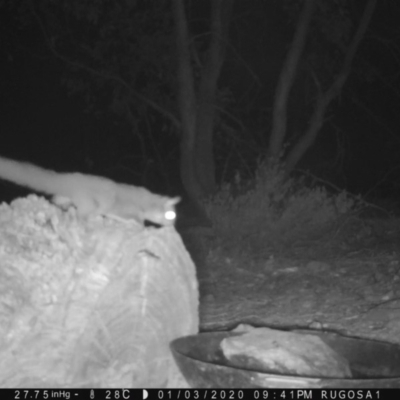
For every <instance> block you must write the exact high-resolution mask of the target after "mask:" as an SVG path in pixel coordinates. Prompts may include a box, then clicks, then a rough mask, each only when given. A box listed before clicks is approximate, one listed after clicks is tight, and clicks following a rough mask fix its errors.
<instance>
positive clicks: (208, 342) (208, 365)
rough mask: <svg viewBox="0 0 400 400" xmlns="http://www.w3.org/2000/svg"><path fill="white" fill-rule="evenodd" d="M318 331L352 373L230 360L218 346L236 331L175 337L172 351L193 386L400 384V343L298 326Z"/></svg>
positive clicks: (276, 386)
mask: <svg viewBox="0 0 400 400" xmlns="http://www.w3.org/2000/svg"><path fill="white" fill-rule="evenodd" d="M293 332H297V333H306V334H313V335H317V336H319V337H320V338H321V339H322V340H323V341H324V342H325V343H327V344H328V345H329V346H331V348H332V349H334V350H335V351H336V352H337V353H339V354H340V355H341V356H343V357H344V358H346V359H347V360H348V362H349V365H350V368H351V371H352V375H353V378H351V379H344V378H338V379H334V378H324V377H315V378H314V377H312V378H310V377H303V376H290V375H280V374H277V373H274V372H273V371H271V373H265V372H258V371H252V370H246V369H240V368H237V367H234V366H232V365H230V363H229V361H228V360H227V359H226V358H225V357H224V355H223V353H222V350H221V348H220V343H221V340H223V339H225V338H227V337H229V336H233V335H238V333H233V332H209V333H200V334H198V335H191V336H185V337H181V338H179V339H175V340H174V341H173V342H172V343H171V350H172V354H173V356H174V358H175V361H176V363H177V365H178V367H179V368H180V370H181V372H182V374H183V376H184V377H185V378H186V380H187V382H188V384H189V385H190V386H191V387H197V388H382V389H383V388H400V346H399V345H395V344H391V343H386V342H379V341H374V340H365V339H359V338H352V337H346V336H342V335H339V334H336V333H330V332H322V331H309V330H301V331H300V330H295V331H293Z"/></svg>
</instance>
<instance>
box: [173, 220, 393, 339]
mask: <svg viewBox="0 0 400 400" xmlns="http://www.w3.org/2000/svg"><path fill="white" fill-rule="evenodd" d="M181 234H182V237H183V240H184V242H185V244H186V247H187V248H188V250H189V252H190V254H191V256H192V258H193V259H194V261H195V263H196V266H197V273H198V279H199V285H200V295H201V297H200V329H201V331H215V330H227V329H231V328H233V327H235V326H236V325H238V324H239V323H247V324H251V325H254V326H268V327H272V328H277V329H279V328H312V329H324V330H329V331H335V332H339V333H341V334H345V335H348V336H356V337H362V338H369V339H377V340H384V341H388V342H392V343H400V263H399V261H400V221H399V220H398V219H395V218H386V219H356V220H354V221H352V222H351V223H348V224H346V226H341V227H338V228H336V229H335V230H332V231H330V232H329V233H328V234H326V235H323V236H321V237H316V238H314V239H307V240H306V239H304V240H297V241H293V242H292V243H285V244H282V243H279V241H278V240H275V241H273V240H270V239H271V238H267V237H265V238H263V237H262V235H261V234H260V236H259V237H257V238H241V239H240V240H237V239H236V240H233V241H230V240H229V239H221V238H220V237H218V236H217V235H216V234H215V233H214V232H213V230H212V229H209V228H190V229H186V230H184V231H182V232H181ZM255 239H256V240H255Z"/></svg>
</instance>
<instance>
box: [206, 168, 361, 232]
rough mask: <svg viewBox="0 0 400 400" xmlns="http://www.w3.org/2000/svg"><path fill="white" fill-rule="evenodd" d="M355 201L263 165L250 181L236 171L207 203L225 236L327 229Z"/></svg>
mask: <svg viewBox="0 0 400 400" xmlns="http://www.w3.org/2000/svg"><path fill="white" fill-rule="evenodd" d="M356 203H357V202H356V200H354V198H353V197H350V196H349V195H348V194H347V193H346V192H345V191H342V192H340V193H338V194H329V193H328V191H327V190H326V189H325V188H324V187H322V186H316V187H307V185H306V184H305V183H304V180H302V179H295V178H288V177H287V176H285V173H284V171H283V170H282V169H281V168H279V166H276V167H272V168H271V167H267V166H266V165H265V164H260V165H259V167H258V170H257V172H256V175H255V177H254V179H253V181H252V182H242V181H241V180H240V177H239V176H237V177H236V179H235V182H234V183H225V184H223V185H222V186H221V188H220V190H219V191H218V192H217V193H216V194H215V195H214V196H213V197H211V198H209V199H208V200H206V201H205V202H204V205H205V209H206V212H207V214H208V216H209V218H210V219H211V221H212V222H213V226H214V228H215V229H216V231H217V232H218V233H220V234H223V235H224V236H226V235H228V236H237V235H240V236H241V235H248V234H261V233H263V234H267V233H268V234H271V235H272V234H273V235H274V237H275V236H276V235H280V236H281V238H282V239H284V238H286V239H291V238H292V239H294V238H295V237H297V236H299V235H300V236H303V235H305V234H307V235H309V234H311V233H313V232H318V231H319V230H320V229H321V228H326V227H327V226H329V224H331V223H332V222H335V221H337V219H338V217H339V216H341V215H344V214H346V213H348V212H349V211H351V210H354V209H355V207H356V206H357V204H356Z"/></svg>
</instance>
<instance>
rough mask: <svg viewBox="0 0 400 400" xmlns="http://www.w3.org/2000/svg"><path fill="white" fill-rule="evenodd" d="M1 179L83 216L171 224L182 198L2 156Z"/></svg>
mask: <svg viewBox="0 0 400 400" xmlns="http://www.w3.org/2000/svg"><path fill="white" fill-rule="evenodd" d="M0 178H2V179H5V180H8V181H11V182H14V183H16V184H18V185H21V186H26V187H29V188H31V189H34V190H37V191H40V192H44V193H47V194H50V195H53V196H54V197H53V201H54V202H55V203H56V204H58V205H66V204H69V203H72V204H74V205H75V207H76V208H77V210H78V213H79V215H81V216H90V215H106V216H110V217H115V218H117V219H124V220H130V219H135V220H137V221H139V222H142V223H143V222H144V221H145V220H148V221H150V222H153V223H156V224H159V225H172V224H173V223H174V221H175V218H176V213H175V205H176V204H177V203H178V202H179V201H180V198H179V197H173V198H170V197H165V196H160V195H157V194H154V193H151V192H150V191H149V190H147V189H145V188H143V187H137V186H132V185H127V184H123V183H117V182H114V181H112V180H111V179H107V178H103V177H100V176H94V175H85V174H80V173H77V172H75V173H58V172H55V171H52V170H47V169H44V168H41V167H38V166H36V165H33V164H30V163H26V162H20V161H14V160H10V159H7V158H4V157H0Z"/></svg>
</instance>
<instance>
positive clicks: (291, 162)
mask: <svg viewBox="0 0 400 400" xmlns="http://www.w3.org/2000/svg"><path fill="white" fill-rule="evenodd" d="M375 6H376V0H369V1H368V3H367V5H366V7H365V9H364V14H363V16H362V17H361V20H360V24H359V26H358V29H357V32H356V33H355V35H354V38H353V40H352V42H351V43H350V46H349V48H348V50H347V52H346V56H345V60H344V63H343V67H342V70H341V71H340V73H339V75H338V76H337V78H336V79H335V81H334V82H333V83H332V85H331V87H330V88H329V89H328V90H327V91H326V92H325V93H321V94H320V95H319V96H318V100H317V103H316V106H315V109H314V113H313V115H312V117H311V121H310V124H309V127H308V129H307V131H306V132H305V134H304V135H303V136H302V137H301V138H300V139H299V141H298V142H297V143H296V145H295V146H294V147H293V149H292V150H291V151H290V152H289V154H288V155H287V157H286V160H285V168H286V171H287V172H290V171H291V170H292V169H293V168H294V167H295V166H296V164H297V163H298V162H299V160H300V159H301V158H302V157H303V155H304V154H305V152H306V151H307V150H308V149H309V148H310V147H311V146H312V144H313V143H314V141H315V139H316V137H317V135H318V132H319V130H320V128H321V126H322V124H323V119H324V115H325V112H326V109H327V107H328V105H329V104H330V103H331V101H332V100H333V99H334V98H335V97H337V96H338V95H339V93H340V91H341V90H342V87H343V85H344V83H345V82H346V79H347V77H348V76H349V74H350V70H351V65H352V63H353V59H354V56H355V54H356V51H357V48H358V46H359V44H360V42H361V40H362V38H363V37H364V35H365V31H366V30H367V27H368V25H369V22H370V20H371V17H372V15H373V13H374V10H375Z"/></svg>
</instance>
